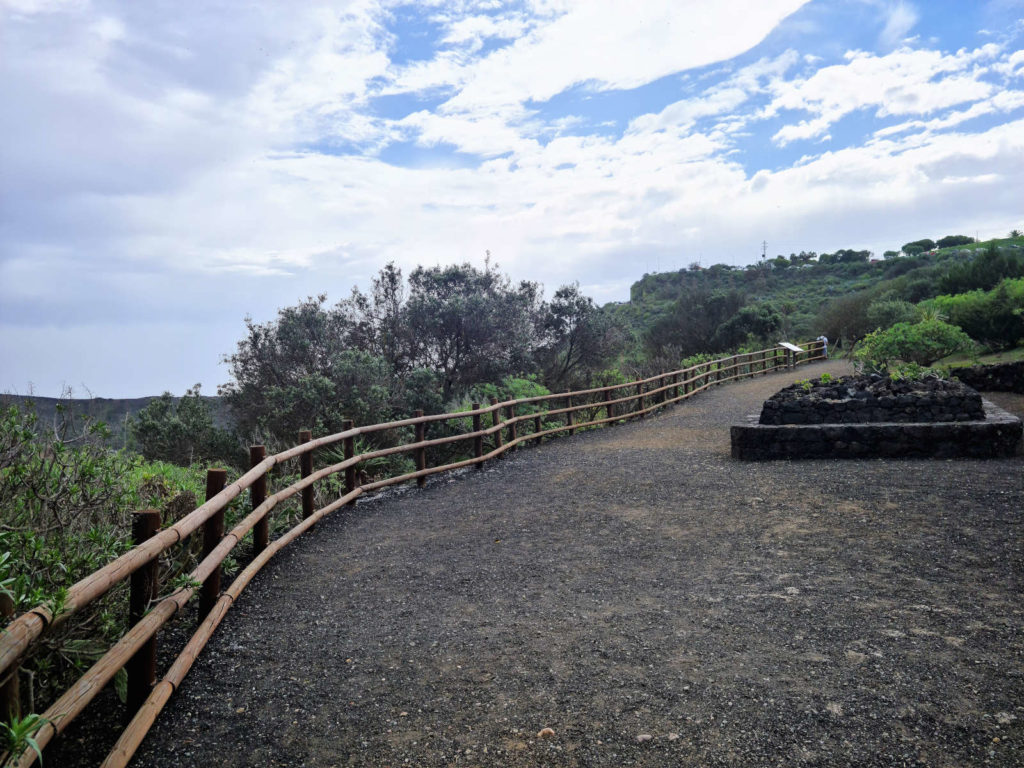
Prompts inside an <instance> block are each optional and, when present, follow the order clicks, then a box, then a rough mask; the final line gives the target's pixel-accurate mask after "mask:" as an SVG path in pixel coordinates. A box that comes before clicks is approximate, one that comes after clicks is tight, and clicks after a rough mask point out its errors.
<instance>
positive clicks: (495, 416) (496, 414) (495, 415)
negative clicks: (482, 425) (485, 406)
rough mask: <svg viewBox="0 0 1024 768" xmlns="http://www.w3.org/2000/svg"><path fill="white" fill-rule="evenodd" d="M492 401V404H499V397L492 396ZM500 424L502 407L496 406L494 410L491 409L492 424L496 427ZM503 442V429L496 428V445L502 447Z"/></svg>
mask: <svg viewBox="0 0 1024 768" xmlns="http://www.w3.org/2000/svg"><path fill="white" fill-rule="evenodd" d="M490 401H491V405H497V404H498V398H496V397H492V398H490ZM499 424H501V408H495V409H494V410H493V411H491V426H492V427H496V426H498V425H499ZM501 444H502V443H501V430H500V429H496V430H494V447H495V448H501Z"/></svg>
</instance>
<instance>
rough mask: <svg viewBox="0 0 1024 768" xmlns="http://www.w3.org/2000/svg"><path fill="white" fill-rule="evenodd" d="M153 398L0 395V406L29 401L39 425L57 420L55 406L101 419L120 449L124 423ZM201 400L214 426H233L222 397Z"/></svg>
mask: <svg viewBox="0 0 1024 768" xmlns="http://www.w3.org/2000/svg"><path fill="white" fill-rule="evenodd" d="M155 399H156V397H155V396H154V397H133V398H123V399H118V398H109V397H92V398H59V397H34V396H30V395H9V394H0V406H8V405H24V404H26V403H32V405H33V407H34V408H35V412H36V416H37V417H38V418H39V423H40V424H41V425H50V424H56V423H57V422H58V421H59V419H58V418H57V407H58V406H63V407H64V408H65V409H67V410H68V411H69V412H70V413H71V414H73V415H74V416H75V417H76V419H77V418H81V417H87V418H88V419H89V420H91V421H94V422H96V421H101V422H103V423H104V424H106V425H107V426H108V427H109V428H110V432H111V438H110V440H109V441H108V443H109V444H110V445H111V446H113V447H116V448H121V447H125V446H126V445H127V443H128V436H127V434H126V431H125V426H126V424H127V423H128V421H129V419H131V418H132V417H134V416H135V415H136V414H137V413H138V412H139V411H141V410H142V409H143V408H145V407H146V406H147V405H149V403H151V402H152V401H153V400H155ZM180 399H181V398H178V397H176V398H174V402H175V403H177V402H178V400H180ZM203 400H204V401H205V402H206V403H207V404H209V406H210V410H211V412H212V414H213V420H214V424H215V425H216V426H218V427H225V428H226V427H230V426H232V421H231V416H230V413H229V411H228V408H227V404H226V403H225V402H224V401H223V400H222V399H221V398H219V397H207V396H203Z"/></svg>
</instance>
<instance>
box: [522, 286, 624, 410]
mask: <svg viewBox="0 0 1024 768" xmlns="http://www.w3.org/2000/svg"><path fill="white" fill-rule="evenodd" d="M542 317H543V319H542V322H541V334H542V335H541V346H540V348H539V349H538V351H537V358H538V361H539V363H540V366H541V370H542V371H543V374H544V381H545V382H546V383H547V384H548V386H549V387H550V388H552V389H554V390H556V391H558V390H561V389H565V388H567V387H569V386H571V385H574V384H575V383H586V382H587V380H588V378H589V377H588V376H587V375H586V374H589V373H592V372H594V371H596V370H599V369H601V368H603V367H605V366H606V365H607V364H608V362H609V361H610V359H611V358H613V357H614V356H615V355H617V354H618V352H619V351H620V350H621V348H622V346H623V344H624V342H625V336H624V333H623V332H622V330H621V329H620V328H619V327H618V326H617V324H615V323H614V322H613V321H612V319H611V317H610V316H609V315H607V314H606V313H605V312H603V311H601V309H599V308H598V307H597V306H596V305H595V304H594V301H593V299H591V298H590V297H589V296H584V295H583V294H582V293H581V292H580V289H579V285H578V284H573V285H564V286H562V287H561V288H559V289H558V290H557V291H555V295H554V296H553V297H552V299H551V302H550V303H549V304H546V305H545V306H544V309H543V313H542Z"/></svg>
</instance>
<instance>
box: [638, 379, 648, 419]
mask: <svg viewBox="0 0 1024 768" xmlns="http://www.w3.org/2000/svg"><path fill="white" fill-rule="evenodd" d="M636 410H637V413H639V414H640V418H641V419H642V418H644V417H645V416H646V414H645V413H644V384H643V382H640V383H639V384H637V385H636Z"/></svg>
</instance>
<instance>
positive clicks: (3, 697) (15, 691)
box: [0, 592, 21, 723]
mask: <svg viewBox="0 0 1024 768" xmlns="http://www.w3.org/2000/svg"><path fill="white" fill-rule="evenodd" d="M12 618H14V600H13V599H11V596H10V595H9V594H7V593H6V592H0V627H3V626H6V625H7V624H9V623H10V621H11V619H12ZM7 675H8V677H7V680H5V681H4V683H3V685H0V722H5V723H10V722H13V721H15V720H18V719H20V718H21V690H20V688H19V684H18V665H17V664H12V665H11V666H9V667H8V668H7Z"/></svg>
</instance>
